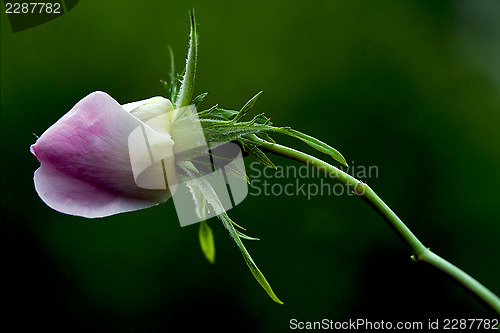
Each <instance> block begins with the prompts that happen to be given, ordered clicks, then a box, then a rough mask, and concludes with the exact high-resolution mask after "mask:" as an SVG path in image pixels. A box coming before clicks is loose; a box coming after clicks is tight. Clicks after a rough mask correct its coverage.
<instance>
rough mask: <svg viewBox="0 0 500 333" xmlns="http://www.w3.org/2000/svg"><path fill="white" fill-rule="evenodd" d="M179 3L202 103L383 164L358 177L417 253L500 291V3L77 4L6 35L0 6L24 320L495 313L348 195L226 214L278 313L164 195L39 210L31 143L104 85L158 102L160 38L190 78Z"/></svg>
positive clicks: (14, 306) (162, 68)
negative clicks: (139, 202)
mask: <svg viewBox="0 0 500 333" xmlns="http://www.w3.org/2000/svg"><path fill="white" fill-rule="evenodd" d="M190 8H195V10H196V17H197V21H198V24H199V25H198V32H199V41H200V44H199V64H198V73H197V78H196V92H197V93H202V92H206V91H208V92H209V95H208V97H207V98H206V99H205V102H204V103H203V104H202V105H201V107H202V108H203V107H206V108H208V107H210V106H212V105H213V104H216V103H218V104H219V105H220V106H222V107H225V108H233V109H237V108H240V107H241V106H242V105H243V104H244V103H245V102H246V101H247V100H248V99H249V98H251V97H252V96H253V95H254V94H255V93H257V92H258V91H260V90H263V91H264V94H263V95H262V96H261V97H260V99H259V101H258V102H257V104H256V105H255V107H254V108H253V112H266V114H268V115H270V116H272V119H273V122H274V123H275V124H277V125H288V126H292V127H294V128H296V129H298V130H300V131H303V132H305V133H309V134H311V135H314V136H315V137H317V138H320V139H322V140H323V141H325V142H328V143H329V144H331V145H332V146H334V147H336V148H337V149H339V150H340V151H341V152H342V153H343V154H344V156H345V157H346V159H347V161H348V162H349V163H351V164H354V165H356V166H376V167H377V168H378V177H373V176H372V177H371V178H367V179H364V180H365V181H366V182H367V183H368V184H370V185H371V186H372V188H373V189H374V190H375V191H376V192H377V193H378V194H379V196H380V197H381V198H383V199H384V200H385V201H386V203H387V204H388V205H389V206H390V207H391V208H392V209H393V210H395V211H396V213H397V214H398V215H399V216H400V217H401V219H402V220H403V221H404V222H405V223H406V224H407V225H408V226H409V228H410V229H411V230H412V231H413V232H414V233H415V234H416V235H417V236H418V237H419V238H420V239H421V240H422V242H423V243H424V244H425V245H426V246H428V247H430V248H431V249H432V250H434V251H435V252H437V253H438V254H440V255H442V256H443V257H444V258H446V259H448V260H450V261H451V262H452V263H454V264H456V265H457V266H459V267H460V268H462V269H464V270H465V271H466V272H468V273H469V274H471V275H472V276H473V277H475V278H476V279H478V280H479V281H480V282H482V283H483V284H484V285H486V286H487V287H489V288H490V289H491V290H492V291H493V292H495V293H496V294H500V283H499V274H500V265H499V262H498V248H499V246H498V245H499V236H500V223H499V218H498V216H500V205H499V197H500V177H499V175H498V170H499V166H500V151H499V149H498V143H499V139H500V131H498V128H499V125H500V97H499V96H500V61H499V60H500V20H498V17H499V14H500V3H499V2H498V1H493V0H492V1H474V0H469V1H465V0H463V1H409V0H408V1H310V2H308V3H307V4H306V3H305V2H302V1H253V2H243V1H217V2H215V1H182V2H181V1H147V2H146V1H144V2H138V1H106V2H103V1H80V3H79V4H78V5H77V6H76V7H75V8H73V9H72V10H71V11H69V12H68V13H66V14H64V15H62V16H61V17H59V18H57V19H55V20H53V21H50V22H48V23H46V24H43V25H40V26H37V27H34V28H31V29H28V30H25V31H21V32H17V33H12V30H11V28H10V26H9V21H8V19H7V16H6V14H5V13H4V12H5V11H4V10H2V14H1V19H2V20H1V170H2V172H1V212H2V219H1V220H2V221H1V224H2V231H1V233H2V236H3V241H2V243H3V244H4V245H5V247H4V251H3V256H2V257H3V259H4V265H3V267H4V268H3V274H2V275H3V276H4V278H6V279H7V281H5V282H4V283H3V285H4V291H3V293H4V294H7V301H6V304H7V305H8V308H9V313H7V315H8V318H9V319H11V320H14V321H15V322H16V325H17V326H16V327H17V328H19V330H21V329H22V328H27V327H32V326H36V327H37V328H41V327H46V328H50V329H51V330H52V331H62V330H65V331H68V330H71V331H93V332H100V331H106V332H110V331H116V332H145V331H147V332H157V331H169V330H173V329H174V328H187V329H189V328H199V329H201V328H212V327H213V328H230V329H236V330H238V331H240V332H256V331H262V332H282V331H288V330H289V321H290V320H291V319H293V318H295V319H297V320H299V321H319V320H322V319H323V318H328V319H331V320H335V321H345V320H349V319H353V320H355V319H358V318H365V319H370V320H373V321H381V320H384V321H394V322H395V321H400V320H410V321H421V322H424V323H427V321H428V320H429V319H436V318H493V317H494V314H493V313H491V312H489V311H488V310H486V309H485V308H484V307H483V306H482V305H481V304H479V303H478V302H477V301H476V300H475V299H473V298H472V297H470V295H468V294H467V293H465V292H464V291H463V290H462V289H460V288H459V287H458V286H457V285H455V284H454V283H453V282H451V281H450V280H448V279H447V278H446V277H445V276H442V275H440V274H439V273H437V272H435V271H434V270H432V269H430V268H428V267H425V266H423V265H421V264H416V263H413V262H412V261H411V260H410V252H409V250H408V249H407V248H406V247H405V245H404V244H403V242H402V241H401V240H400V239H399V238H398V237H397V236H396V235H395V234H394V233H393V232H392V230H391V229H390V228H389V227H388V226H387V224H386V223H385V222H384V221H383V220H382V219H381V218H380V217H379V216H378V215H377V214H376V213H375V212H374V211H373V210H372V209H371V208H369V207H368V206H367V205H366V204H365V203H364V202H362V201H361V200H359V199H357V198H355V197H352V196H348V195H344V196H340V197H339V196H331V195H330V196H328V195H323V196H320V195H318V196H314V197H311V198H310V199H309V200H308V198H307V197H304V196H303V195H298V196H293V197H286V196H268V197H264V196H252V195H249V196H248V197H247V199H245V201H244V202H243V203H242V204H240V205H239V206H237V207H236V208H234V209H232V210H231V211H230V212H229V215H230V216H231V217H232V218H233V219H234V220H235V221H236V222H237V223H238V224H240V225H243V226H245V227H246V228H247V232H248V234H250V235H251V236H255V237H259V238H260V239H261V240H260V241H259V242H248V241H247V242H246V245H247V248H248V250H249V251H250V253H251V254H252V256H253V258H254V260H255V261H256V263H257V265H258V266H259V268H260V269H261V270H262V272H263V273H264V274H265V276H266V277H267V279H268V281H269V282H270V283H271V285H272V286H273V288H274V291H275V292H276V294H277V295H278V296H279V297H280V298H281V299H282V300H283V301H284V303H285V304H284V305H282V306H280V305H278V304H275V303H273V302H272V301H271V300H270V299H269V298H268V296H267V295H266V293H265V292H264V291H263V290H262V289H261V287H260V286H259V285H258V283H257V282H256V281H255V279H254V278H253V277H252V275H251V274H250V272H249V271H248V268H247V267H246V265H245V263H244V261H243V259H242V257H241V255H240V253H239V251H238V249H237V247H236V246H235V244H234V242H233V241H232V240H231V239H230V238H229V236H228V233H227V231H226V230H224V228H223V227H222V225H221V223H220V222H219V221H218V220H216V219H212V220H210V225H211V226H212V228H213V230H214V234H215V241H216V262H215V264H213V265H212V264H209V263H208V262H207V261H206V260H205V258H204V257H203V255H202V253H201V251H200V248H199V243H198V225H192V226H188V227H184V228H181V227H180V226H179V223H178V220H177V217H176V214H175V211H174V207H173V203H172V202H171V201H169V202H167V203H165V204H162V205H159V206H157V207H154V208H151V209H146V210H143V211H137V212H133V213H127V214H120V215H116V216H112V217H109V218H105V219H96V220H87V219H83V218H79V217H73V216H67V215H64V214H60V213H58V212H56V211H53V210H51V209H50V208H48V207H47V206H46V205H45V204H44V203H43V202H42V201H41V200H40V199H39V197H38V195H37V193H36V192H35V190H34V186H33V179H32V178H33V172H34V171H35V170H36V168H37V167H38V165H39V163H38V161H37V160H36V158H35V157H34V156H33V155H31V153H30V152H29V146H30V144H32V143H34V142H35V140H36V137H35V135H34V134H36V135H41V134H42V133H43V132H44V131H45V130H46V129H47V128H48V127H49V126H50V125H51V124H53V123H54V122H55V121H57V120H58V119H59V118H60V117H61V116H62V115H63V114H64V113H66V112H67V111H68V110H69V109H71V107H72V106H73V105H74V104H75V103H76V102H78V101H79V100H80V99H81V98H83V97H84V96H86V95H87V94H88V93H90V92H92V91H95V90H103V91H106V92H107V93H109V94H110V95H111V96H113V97H114V98H115V99H116V100H117V101H119V102H120V103H126V102H131V101H136V100H141V99H145V98H148V97H151V96H155V95H166V93H165V91H164V88H163V86H162V85H161V84H160V82H159V80H160V79H167V78H168V71H169V66H170V64H169V57H168V50H167V45H171V46H172V48H173V49H174V52H175V55H176V60H175V61H176V65H177V66H178V68H182V66H183V65H184V57H185V53H186V49H187V41H188V32H189V19H188V10H189V9H190ZM274 138H275V139H277V140H278V141H279V142H282V143H284V144H288V145H293V146H294V147H297V148H300V149H303V150H305V151H307V152H311V153H313V154H315V152H314V151H311V150H310V149H309V148H308V147H307V146H304V145H301V144H300V143H298V142H297V141H294V140H293V139H289V138H284V137H281V136H274ZM315 155H317V154H315ZM318 156H319V155H318ZM272 160H273V161H274V162H275V164H278V165H283V166H288V165H297V164H295V163H294V162H292V161H289V160H286V159H283V158H280V157H272ZM246 162H247V163H250V162H251V160H248V161H246ZM248 173H249V176H250V177H251V178H252V175H255V174H256V172H255V171H249V172H248ZM267 180H268V181H269V182H270V183H278V182H284V183H286V182H294V181H295V180H294V179H290V178H285V179H281V178H280V179H273V178H271V179H267ZM311 181H312V182H316V183H319V182H320V181H321V179H319V178H315V179H312V180H311Z"/></svg>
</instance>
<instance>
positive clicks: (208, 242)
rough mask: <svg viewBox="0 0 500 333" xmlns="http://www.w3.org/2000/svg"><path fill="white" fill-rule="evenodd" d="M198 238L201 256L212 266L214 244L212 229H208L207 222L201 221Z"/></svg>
mask: <svg viewBox="0 0 500 333" xmlns="http://www.w3.org/2000/svg"><path fill="white" fill-rule="evenodd" d="M198 236H199V238H200V245H201V250H202V251H203V254H204V255H205V257H206V258H207V260H208V261H209V262H210V263H212V264H213V263H214V262H215V242H214V235H213V233H212V228H210V226H209V225H208V223H207V221H201V223H200V229H199V232H198Z"/></svg>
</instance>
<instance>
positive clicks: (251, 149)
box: [240, 140, 277, 169]
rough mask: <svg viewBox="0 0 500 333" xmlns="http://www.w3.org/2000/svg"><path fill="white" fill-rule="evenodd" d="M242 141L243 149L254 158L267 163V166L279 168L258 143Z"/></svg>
mask: <svg viewBox="0 0 500 333" xmlns="http://www.w3.org/2000/svg"><path fill="white" fill-rule="evenodd" d="M240 142H242V145H243V150H245V151H246V152H247V153H248V154H249V155H250V156H252V157H253V158H255V159H256V160H257V161H259V162H260V163H262V164H264V165H266V166H269V167H271V168H273V169H277V168H276V165H274V163H273V162H271V160H270V159H269V157H267V155H266V154H264V153H263V152H262V150H260V149H259V148H258V147H257V145H255V144H253V143H249V142H247V143H244V141H243V140H242V141H240Z"/></svg>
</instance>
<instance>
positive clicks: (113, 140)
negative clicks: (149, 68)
mask: <svg viewBox="0 0 500 333" xmlns="http://www.w3.org/2000/svg"><path fill="white" fill-rule="evenodd" d="M141 125H142V126H147V125H144V123H142V122H141V121H140V120H139V119H138V118H136V117H134V116H133V115H132V114H130V113H128V112H127V111H125V110H124V109H123V108H122V107H121V106H120V104H118V103H117V102H116V101H115V100H114V99H113V98H112V97H111V96H109V95H108V94H106V93H104V92H93V93H91V94H89V95H88V96H86V97H85V98H83V99H82V100H81V101H79V102H78V103H77V104H76V105H75V106H74V107H73V108H72V109H71V110H70V111H69V112H68V113H67V114H65V115H64V116H63V117H62V118H61V119H59V120H58V121H57V122H56V123H55V124H54V125H52V126H51V127H50V128H49V129H47V131H45V133H43V134H42V136H41V137H40V138H39V139H38V140H37V142H36V143H35V144H33V145H32V146H31V152H32V153H33V154H34V155H35V156H36V157H37V159H38V160H39V161H40V163H41V166H40V168H38V170H36V171H35V176H34V181H35V188H36V191H37V192H38V195H39V196H40V198H42V200H43V201H44V202H45V203H46V204H47V205H48V206H50V207H51V208H53V209H55V210H57V211H60V212H63V213H66V214H71V215H79V216H84V217H90V218H93V217H103V216H108V215H113V214H117V213H122V212H128V211H133V210H138V209H143V208H147V207H151V206H154V205H157V204H159V203H162V202H165V201H166V200H167V199H168V198H169V197H170V191H169V190H168V189H163V190H151V189H145V188H141V187H139V186H138V185H137V184H136V182H135V180H134V174H133V172H132V166H131V162H130V156H129V148H128V137H129V135H130V133H131V132H132V131H133V130H134V129H136V128H137V127H139V126H141ZM148 129H151V128H149V127H148ZM165 140H167V141H166V142H167V144H168V145H169V147H172V146H173V141H172V140H171V139H170V137H167V138H166V139H165ZM168 140H170V141H168ZM170 162H171V163H172V164H173V161H170ZM161 181H162V182H164V179H163V178H162V179H161ZM164 188H165V187H164Z"/></svg>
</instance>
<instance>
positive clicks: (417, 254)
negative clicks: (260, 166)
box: [259, 139, 500, 316]
mask: <svg viewBox="0 0 500 333" xmlns="http://www.w3.org/2000/svg"><path fill="white" fill-rule="evenodd" d="M259 143H260V144H261V145H262V147H261V148H262V149H263V150H265V151H267V152H270V153H273V154H276V155H280V156H283V157H286V158H289V159H292V160H295V161H298V162H301V163H304V164H306V165H310V166H313V167H316V168H318V169H320V170H323V171H325V172H326V173H327V174H328V175H331V176H334V177H335V178H336V179H337V180H338V181H339V182H341V183H344V184H346V185H348V186H349V187H351V189H352V190H353V192H355V193H356V194H357V195H358V196H359V197H360V198H362V199H363V200H365V201H366V202H367V203H368V204H369V205H370V206H372V208H373V209H374V210H375V211H377V213H379V214H380V215H381V216H382V217H383V218H384V219H385V220H386V221H387V222H388V223H389V225H390V226H391V228H392V229H393V230H394V231H395V232H396V233H397V234H398V236H399V237H401V239H402V240H403V241H404V242H405V243H406V245H407V246H408V247H409V248H410V250H411V251H412V252H413V256H412V259H413V260H414V261H416V262H425V263H427V264H429V265H431V266H433V267H435V268H437V269H438V270H440V271H441V272H443V273H445V274H446V275H448V276H449V277H451V278H452V279H453V280H455V281H456V282H457V283H458V284H459V285H460V286H462V287H463V288H464V289H466V290H467V291H469V292H470V293H472V294H473V296H475V297H477V298H478V299H479V300H480V301H481V302H483V303H484V304H485V305H486V306H487V307H489V308H490V309H491V310H493V311H494V312H495V313H496V314H497V315H498V316H500V299H499V298H498V297H497V296H496V295H495V294H493V293H492V292H491V291H490V290H488V289H487V288H486V287H485V286H483V285H482V284H481V283H479V282H478V281H477V280H475V279H474V278H472V277H471V276H470V275H468V274H467V273H465V272H464V271H462V270H461V269H459V268H458V267H456V266H455V265H453V264H451V263H449V262H448V261H446V260H444V259H443V258H441V257H440V256H438V255H437V254H435V253H433V252H431V251H430V250H429V249H428V248H426V247H425V246H424V245H423V244H422V242H420V240H419V239H418V238H417V237H416V236H415V235H414V234H413V233H412V232H411V231H410V229H408V227H407V226H406V225H405V224H404V223H403V221H401V219H400V218H399V217H398V216H397V215H396V214H395V213H394V212H393V211H392V210H391V209H390V208H389V206H387V205H386V204H385V202H384V201H383V200H382V199H380V198H379V197H378V196H377V194H376V193H375V192H374V191H373V190H372V189H371V188H370V187H369V186H368V185H367V184H365V183H363V182H361V181H360V180H357V179H356V178H354V177H352V176H350V175H349V174H347V173H345V172H344V171H342V170H340V169H338V168H336V167H334V166H333V165H330V164H328V163H326V162H324V161H322V160H320V159H318V158H316V157H314V156H310V155H308V154H305V153H303V152H300V151H297V150H295V149H292V148H288V147H285V146H282V145H279V144H277V143H270V142H267V141H264V140H261V139H259Z"/></svg>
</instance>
